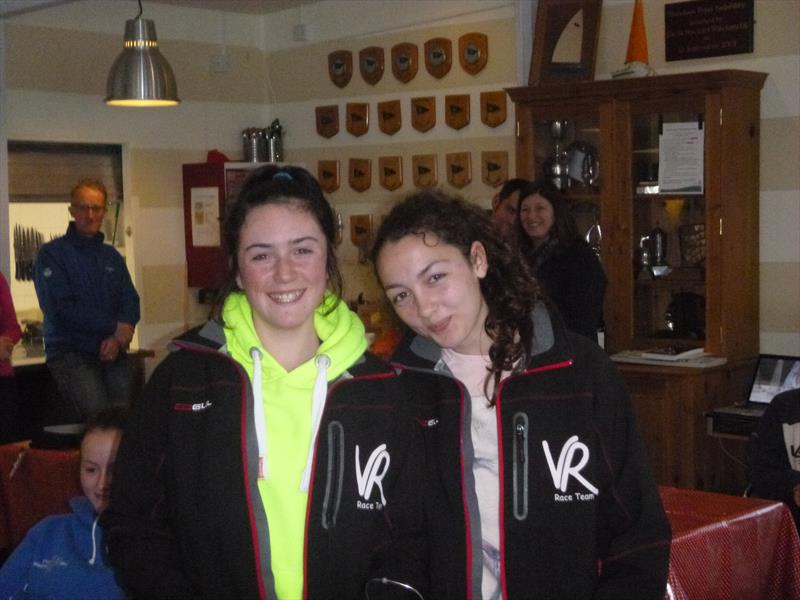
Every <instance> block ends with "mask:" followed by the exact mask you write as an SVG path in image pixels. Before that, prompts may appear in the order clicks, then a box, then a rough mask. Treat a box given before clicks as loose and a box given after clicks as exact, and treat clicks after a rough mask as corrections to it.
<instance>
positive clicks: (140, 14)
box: [136, 0, 142, 19]
mask: <svg viewBox="0 0 800 600" xmlns="http://www.w3.org/2000/svg"><path fill="white" fill-rule="evenodd" d="M141 16H142V0H139V14H138V15H136V18H137V19H139V18H141Z"/></svg>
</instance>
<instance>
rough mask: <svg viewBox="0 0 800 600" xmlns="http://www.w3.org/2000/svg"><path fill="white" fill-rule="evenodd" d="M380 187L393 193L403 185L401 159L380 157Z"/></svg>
mask: <svg viewBox="0 0 800 600" xmlns="http://www.w3.org/2000/svg"><path fill="white" fill-rule="evenodd" d="M378 171H379V172H380V182H381V186H383V187H385V188H386V189H387V190H389V191H394V190H396V189H397V188H399V187H400V186H401V185H403V157H402V156H381V157H380V158H379V159H378Z"/></svg>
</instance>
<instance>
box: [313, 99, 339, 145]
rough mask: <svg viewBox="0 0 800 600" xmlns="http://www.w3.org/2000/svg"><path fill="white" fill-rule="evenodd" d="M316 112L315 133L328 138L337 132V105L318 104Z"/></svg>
mask: <svg viewBox="0 0 800 600" xmlns="http://www.w3.org/2000/svg"><path fill="white" fill-rule="evenodd" d="M316 114H317V133H318V134H320V135H321V136H322V137H325V138H330V137H333V136H335V135H336V134H337V133H339V106H338V105H336V104H331V105H330V106H318V107H317V109H316Z"/></svg>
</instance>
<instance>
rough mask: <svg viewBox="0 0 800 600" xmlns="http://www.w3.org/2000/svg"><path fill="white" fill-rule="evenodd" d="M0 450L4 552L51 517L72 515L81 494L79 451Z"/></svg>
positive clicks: (19, 446)
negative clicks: (72, 505)
mask: <svg viewBox="0 0 800 600" xmlns="http://www.w3.org/2000/svg"><path fill="white" fill-rule="evenodd" d="M28 446H29V444H28V442H18V443H14V444H7V445H4V446H0V550H2V549H11V548H13V547H14V546H16V545H17V544H18V543H19V542H20V541H21V540H22V538H23V537H25V533H26V532H27V531H28V529H30V528H31V527H32V526H33V525H35V524H36V523H38V522H39V521H40V520H41V519H42V518H44V517H46V516H47V515H52V514H59V513H67V512H69V504H68V502H69V499H70V498H72V497H73V496H79V495H80V494H81V493H82V492H81V487H80V476H79V472H78V469H79V466H80V458H79V454H78V451H77V450H40V449H35V448H29V447H28Z"/></svg>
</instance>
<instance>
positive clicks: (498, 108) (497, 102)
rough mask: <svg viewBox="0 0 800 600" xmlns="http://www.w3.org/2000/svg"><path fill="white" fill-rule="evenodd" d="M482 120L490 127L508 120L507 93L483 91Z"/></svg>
mask: <svg viewBox="0 0 800 600" xmlns="http://www.w3.org/2000/svg"><path fill="white" fill-rule="evenodd" d="M481 121H483V122H484V124H486V125H488V126H489V127H497V126H498V125H500V124H502V123H505V122H506V93H505V92H504V91H503V90H500V91H499V92H481Z"/></svg>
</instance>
